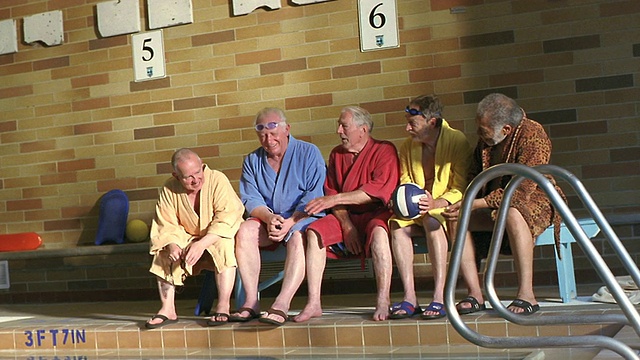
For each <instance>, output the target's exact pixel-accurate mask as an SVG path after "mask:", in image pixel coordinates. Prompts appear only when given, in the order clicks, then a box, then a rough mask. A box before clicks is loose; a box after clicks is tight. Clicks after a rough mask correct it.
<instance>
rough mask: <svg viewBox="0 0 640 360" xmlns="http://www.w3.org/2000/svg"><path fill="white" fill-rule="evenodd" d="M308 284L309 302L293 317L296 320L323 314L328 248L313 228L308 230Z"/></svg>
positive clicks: (301, 320)
mask: <svg viewBox="0 0 640 360" xmlns="http://www.w3.org/2000/svg"><path fill="white" fill-rule="evenodd" d="M306 261H307V264H306V267H307V284H308V285H307V286H308V288H309V295H308V300H307V304H306V305H305V307H304V309H302V311H301V312H300V314H298V315H296V316H294V317H293V321H295V322H304V321H307V320H309V319H311V318H314V317H320V316H322V301H321V299H320V293H321V291H322V290H321V288H322V277H323V275H324V268H325V265H326V263H327V250H326V249H325V248H324V246H322V243H321V240H320V237H319V236H318V234H317V233H316V232H314V231H313V230H307V258H306Z"/></svg>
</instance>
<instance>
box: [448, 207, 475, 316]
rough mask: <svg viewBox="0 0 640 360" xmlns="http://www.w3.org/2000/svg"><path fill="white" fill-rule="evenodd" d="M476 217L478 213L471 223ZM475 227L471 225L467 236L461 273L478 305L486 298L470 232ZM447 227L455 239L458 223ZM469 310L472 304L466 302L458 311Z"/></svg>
mask: <svg viewBox="0 0 640 360" xmlns="http://www.w3.org/2000/svg"><path fill="white" fill-rule="evenodd" d="M475 215H476V212H474V213H473V214H472V215H471V222H473V219H474V217H475ZM473 225H474V224H472V223H470V224H469V228H468V230H467V233H466V235H465V241H464V247H463V249H462V258H461V259H460V273H461V275H462V278H463V279H464V282H465V283H466V285H467V294H468V295H469V296H472V297H474V298H475V299H476V300H478V303H480V304H483V303H484V297H483V296H482V288H481V287H480V279H479V278H478V268H477V266H476V248H475V245H474V244H473V238H472V237H471V232H470V230H472V228H473ZM447 226H448V228H449V230H450V234H451V238H452V239H455V237H456V231H457V228H458V223H457V222H454V221H452V222H450V224H448V225H447ZM469 308H471V304H469V303H466V302H465V303H461V304H460V305H459V306H458V309H469Z"/></svg>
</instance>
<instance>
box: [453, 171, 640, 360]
mask: <svg viewBox="0 0 640 360" xmlns="http://www.w3.org/2000/svg"><path fill="white" fill-rule="evenodd" d="M559 169H560V168H558V167H554V166H552V165H546V166H542V167H538V168H535V169H534V168H531V167H528V166H525V165H522V164H499V165H496V166H493V167H491V168H489V169H487V170H485V171H483V172H482V173H480V174H479V175H478V176H477V177H476V178H475V179H474V180H473V181H471V183H470V184H469V186H468V188H467V190H466V191H465V195H464V197H463V199H462V206H461V209H460V216H459V219H458V229H457V233H456V239H455V243H454V244H453V247H452V250H451V259H450V262H449V271H448V272H447V282H446V286H445V308H446V310H447V312H448V313H449V320H450V321H451V324H452V326H453V327H454V328H455V329H456V331H458V333H460V335H461V336H462V337H464V338H465V339H467V340H468V341H470V342H472V343H474V344H476V345H479V346H484V347H490V348H530V347H573V346H580V347H585V346H588V347H594V346H595V347H601V348H606V349H609V350H611V351H614V352H616V353H618V354H620V355H621V356H623V357H624V358H626V359H636V360H637V359H640V358H639V357H638V354H636V353H635V352H634V351H633V350H632V349H631V348H630V347H629V346H627V345H626V344H624V343H622V342H620V341H618V340H615V339H612V338H610V337H607V336H598V335H587V336H570V337H566V336H565V337H562V336H560V337H509V338H503V337H500V338H498V337H489V336H485V335H481V334H478V333H477V332H475V331H473V330H471V329H470V328H469V327H468V326H467V325H466V324H465V323H464V322H463V321H462V319H461V317H460V314H459V313H458V311H457V309H456V307H455V289H456V285H457V279H458V274H459V270H460V262H461V259H462V251H463V248H464V242H465V240H466V232H467V229H468V224H469V219H470V216H471V205H472V202H473V200H474V199H475V197H476V195H477V193H478V192H479V191H480V189H481V188H482V186H484V185H485V184H486V183H487V182H489V181H490V180H492V179H494V178H496V177H500V176H505V175H516V176H515V177H514V178H513V179H512V180H511V182H510V183H509V184H508V185H507V187H506V188H505V195H504V198H503V202H502V204H503V206H501V207H500V209H499V214H498V219H497V221H496V225H495V228H494V234H493V239H492V242H491V248H490V250H489V251H490V258H489V259H488V260H487V271H488V274H487V276H486V281H485V288H486V289H485V290H486V291H487V292H488V294H487V295H488V298H489V301H490V302H491V304H492V305H493V306H494V308H495V309H496V311H497V312H498V313H499V314H500V315H502V316H503V317H505V318H506V319H507V320H509V321H513V322H517V323H519V324H527V325H533V324H542V325H546V324H555V323H586V322H588V323H594V322H614V323H623V324H625V325H626V324H629V323H631V324H632V325H633V327H634V330H635V331H636V333H638V332H639V329H640V328H639V327H638V324H640V320H639V319H640V317H639V316H638V312H637V310H636V309H635V308H634V307H633V305H632V304H631V302H630V301H629V299H628V298H627V297H626V296H625V295H624V292H623V291H622V289H621V288H620V285H619V284H618V283H617V282H616V281H615V277H614V276H613V274H612V273H611V270H610V269H609V268H608V267H607V265H606V263H605V262H604V261H603V260H602V257H601V256H600V255H599V254H598V252H597V251H596V249H595V247H594V246H593V244H592V243H591V241H590V240H589V238H588V237H587V236H586V234H585V233H584V231H583V230H582V229H581V228H580V225H579V224H578V222H577V220H576V219H575V216H573V214H572V213H571V211H570V210H569V208H568V206H567V205H566V204H565V203H564V201H563V199H562V197H561V196H560V194H559V193H558V192H557V191H556V190H555V187H554V186H553V184H552V183H551V181H549V179H548V178H546V177H545V176H544V175H543V174H542V172H545V173H553V174H554V175H558V176H560V177H562V178H564V179H565V180H568V181H569V182H570V183H571V185H572V186H573V187H574V188H575V189H576V191H579V192H580V194H579V195H580V197H581V200H582V201H583V203H585V205H586V206H587V207H588V208H589V211H590V212H591V213H592V215H593V216H594V220H595V221H596V223H597V224H598V226H599V227H600V228H601V229H602V230H603V232H604V233H605V234H606V235H607V238H608V239H609V241H611V242H612V243H613V245H614V248H615V250H616V253H617V254H618V255H619V256H621V257H622V260H623V262H625V267H627V268H631V270H630V273H631V274H632V277H633V278H634V280H636V282H637V280H638V279H636V278H638V277H639V276H638V275H639V274H640V271H638V268H637V266H636V265H635V264H634V263H633V262H632V261H631V262H629V259H630V257H629V256H628V253H627V252H626V250H624V247H623V246H622V245H621V244H620V241H619V239H618V238H617V236H615V233H613V231H612V230H611V227H610V226H609V225H608V223H607V222H606V220H605V219H604V216H602V214H601V213H600V212H599V210H597V206H595V204H594V203H593V200H592V199H591V198H590V197H589V196H588V193H587V192H586V190H585V189H584V187H583V186H582V184H581V183H580V182H579V181H577V179H576V178H575V176H573V175H572V174H570V173H569V172H568V171H566V170H559ZM524 178H529V179H531V180H533V181H535V182H536V183H537V184H538V185H539V186H540V187H541V188H542V189H543V190H544V191H545V193H546V194H547V195H548V196H549V199H550V200H551V202H552V203H553V205H554V206H555V207H556V209H557V210H558V211H559V212H560V215H561V216H562V217H563V219H565V222H566V224H567V227H568V228H569V230H570V231H571V234H572V235H573V236H574V237H575V239H576V241H577V242H578V244H579V245H580V246H581V247H582V248H583V250H585V252H586V253H587V256H588V258H589V260H590V261H591V262H592V263H593V264H594V265H595V267H596V270H597V271H598V274H599V275H600V276H601V277H602V278H603V280H605V283H606V284H607V286H609V285H610V286H611V287H610V289H611V291H612V294H613V296H614V298H615V299H616V301H618V304H621V306H622V310H623V312H624V314H625V315H626V318H625V317H621V316H611V315H596V316H593V315H592V316H588V317H586V318H583V317H582V316H581V317H580V318H583V319H582V320H577V317H576V316H572V317H571V318H568V317H566V316H565V317H557V316H553V317H551V316H544V317H531V318H525V317H523V316H520V315H516V314H512V313H511V312H510V311H508V310H507V309H506V308H505V307H504V306H503V305H502V303H501V302H500V301H499V299H498V297H497V295H496V293H495V287H494V286H493V274H494V273H495V262H496V261H497V255H498V252H499V249H500V246H499V242H500V241H501V239H502V234H503V233H504V225H505V221H506V212H507V211H508V204H509V203H510V201H511V197H512V195H513V192H514V191H515V189H516V187H517V185H518V184H519V183H520V182H521V181H522V180H524ZM504 204H507V205H506V206H504ZM567 220H568V221H567ZM496 240H498V241H496ZM489 271H491V273H489ZM489 275H490V276H489Z"/></svg>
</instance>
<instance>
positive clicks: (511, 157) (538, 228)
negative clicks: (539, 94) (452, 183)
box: [471, 116, 566, 257]
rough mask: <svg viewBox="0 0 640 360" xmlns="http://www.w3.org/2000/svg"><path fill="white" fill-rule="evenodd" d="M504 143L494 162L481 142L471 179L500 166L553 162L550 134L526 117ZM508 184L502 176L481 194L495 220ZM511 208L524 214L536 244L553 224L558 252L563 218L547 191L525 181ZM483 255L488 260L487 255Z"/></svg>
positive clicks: (561, 193) (531, 181)
mask: <svg viewBox="0 0 640 360" xmlns="http://www.w3.org/2000/svg"><path fill="white" fill-rule="evenodd" d="M502 142H503V143H504V147H503V152H502V154H494V156H493V162H492V150H494V148H495V147H493V146H488V145H486V144H485V143H484V142H483V141H482V140H479V141H478V145H477V146H476V149H475V151H474V156H473V165H472V169H471V176H472V178H473V177H475V176H476V175H478V174H479V173H480V172H482V171H483V170H486V169H488V168H489V167H491V166H493V165H496V164H499V163H519V164H524V165H527V166H536V165H541V164H548V163H549V160H550V158H551V140H549V137H548V136H547V133H546V132H545V131H544V128H543V127H542V125H540V124H539V123H538V122H536V121H533V120H531V119H528V118H527V117H526V116H525V117H524V118H523V119H522V122H521V123H520V125H518V127H517V128H515V130H514V131H512V132H511V133H510V134H509V135H508V136H507V137H506V138H505V139H504V140H503V141H502ZM496 155H498V156H496ZM497 159H499V161H496V160H497ZM547 177H548V178H550V179H551V181H552V182H553V184H554V185H555V181H554V180H553V178H552V177H551V176H547ZM509 180H511V176H503V177H501V178H499V179H495V180H494V181H490V182H488V183H487V184H486V185H485V186H484V188H483V189H482V191H481V193H480V194H479V196H481V197H482V198H484V199H485V201H486V202H487V204H488V205H489V207H491V208H495V209H496V210H494V211H492V214H491V215H492V218H493V219H494V220H495V219H496V218H497V213H498V211H497V209H498V207H500V204H501V203H502V197H503V195H504V188H505V187H506V186H507V184H508V183H509ZM555 188H556V190H557V191H558V192H559V193H560V195H561V196H562V198H563V199H564V200H565V202H566V197H565V195H564V193H563V192H562V190H561V189H560V187H558V185H555ZM511 207H514V208H516V209H517V210H518V211H519V212H520V213H521V214H522V217H523V218H524V220H525V221H526V222H527V224H528V225H529V230H530V231H531V235H532V237H533V239H534V243H535V239H536V238H537V237H538V236H539V235H540V234H542V233H543V232H544V231H545V230H546V229H547V228H548V227H549V226H550V225H551V224H554V226H555V229H554V230H555V233H554V237H555V242H556V249H557V250H558V249H559V244H560V222H561V218H560V215H559V214H558V213H557V212H556V211H555V209H554V207H553V205H552V204H551V200H549V198H548V197H547V195H546V193H545V192H544V190H543V189H542V188H540V187H539V186H538V184H537V183H536V182H535V181H533V180H529V179H525V180H524V181H522V183H521V184H520V186H518V188H517V189H516V190H515V192H514V193H513V197H512V198H511ZM532 246H533V244H532ZM558 254H559V253H558ZM483 255H484V256H485V257H486V254H483Z"/></svg>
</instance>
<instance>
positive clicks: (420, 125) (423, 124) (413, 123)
mask: <svg viewBox="0 0 640 360" xmlns="http://www.w3.org/2000/svg"><path fill="white" fill-rule="evenodd" d="M407 108H408V109H413V110H417V111H420V107H419V106H418V105H415V104H410V105H409V106H408V107H407ZM404 117H405V119H407V126H405V130H406V131H407V132H408V133H409V135H411V137H412V138H414V139H420V138H422V137H424V136H425V135H426V133H428V132H429V126H428V124H427V122H428V121H429V120H430V119H427V117H426V116H424V114H423V113H420V114H416V115H411V114H410V113H409V112H407V111H405V114H404Z"/></svg>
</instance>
